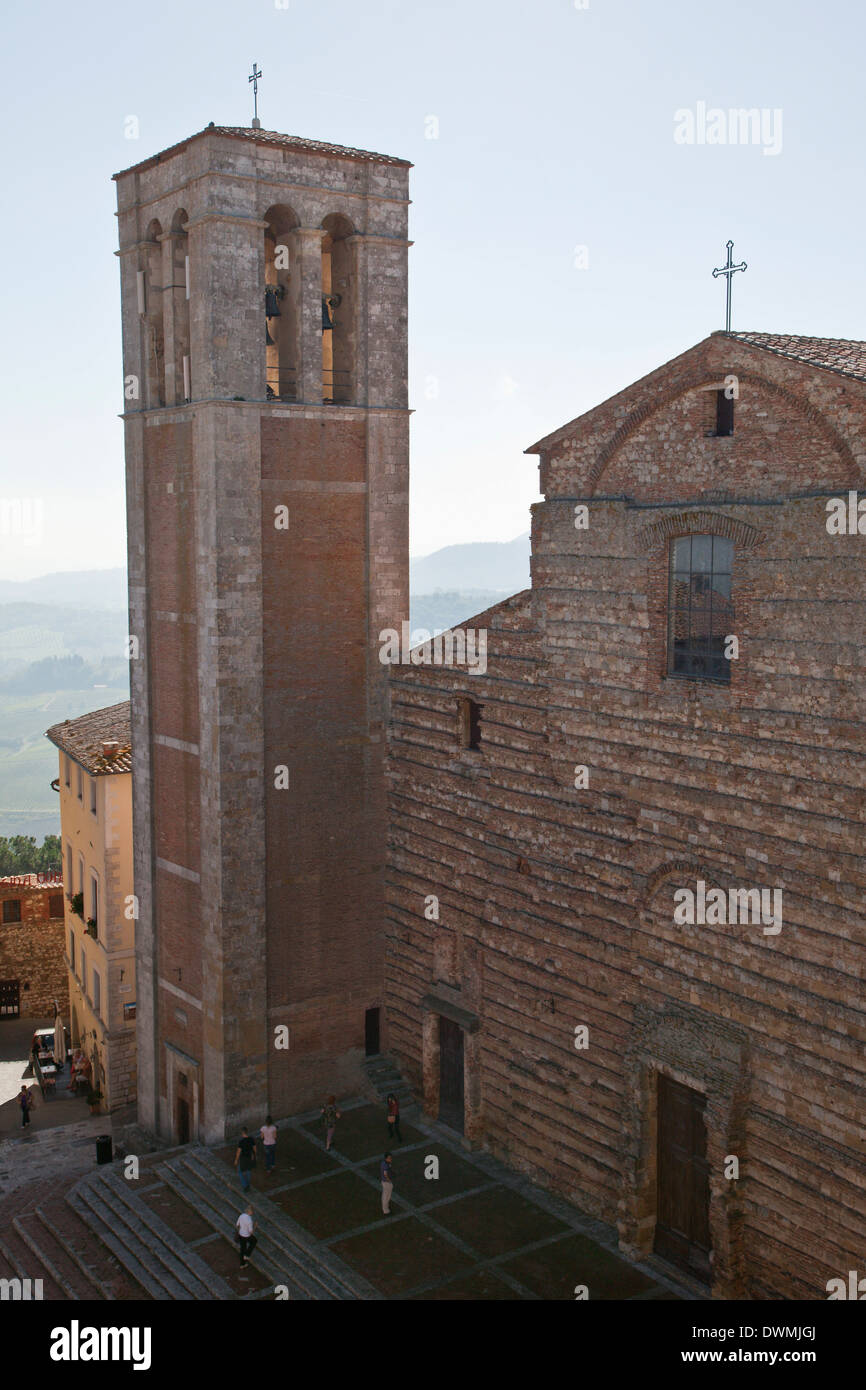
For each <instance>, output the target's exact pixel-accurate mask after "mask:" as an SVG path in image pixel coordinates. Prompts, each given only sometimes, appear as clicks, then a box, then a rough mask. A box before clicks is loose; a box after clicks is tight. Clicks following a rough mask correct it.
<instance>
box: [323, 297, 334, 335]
mask: <svg viewBox="0 0 866 1390" xmlns="http://www.w3.org/2000/svg"><path fill="white" fill-rule="evenodd" d="M333 327H334V315H333V314H332V313H331V300H330V298H329V296H328V295H326V294H323V295H322V332H323V333H324V332H325V331H326V330H330V329H332V328H333Z"/></svg>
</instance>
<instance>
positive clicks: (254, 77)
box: [247, 63, 730, 260]
mask: <svg viewBox="0 0 866 1390" xmlns="http://www.w3.org/2000/svg"><path fill="white" fill-rule="evenodd" d="M261 75H262V74H261V72H260V70H259V68H258V65H257V64H256V63H253V70H252V72H251V73H250V76H249V77H248V78H247V81H248V82H252V84H253V130H261V128H262V123H261V121H260V120H259V78H260V77H261ZM728 260H730V256H729V257H728Z"/></svg>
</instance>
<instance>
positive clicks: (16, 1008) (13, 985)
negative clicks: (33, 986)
mask: <svg viewBox="0 0 866 1390" xmlns="http://www.w3.org/2000/svg"><path fill="white" fill-rule="evenodd" d="M20 1012H21V996H20V993H19V990H18V981H17V980H0V1018H18V1016H19V1014H20Z"/></svg>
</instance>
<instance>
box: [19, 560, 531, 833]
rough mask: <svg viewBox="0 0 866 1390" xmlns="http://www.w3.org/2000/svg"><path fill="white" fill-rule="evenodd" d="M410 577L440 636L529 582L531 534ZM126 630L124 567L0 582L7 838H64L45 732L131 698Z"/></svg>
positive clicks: (419, 568) (418, 625) (417, 564)
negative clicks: (52, 836) (49, 835)
mask: <svg viewBox="0 0 866 1390" xmlns="http://www.w3.org/2000/svg"><path fill="white" fill-rule="evenodd" d="M409 575H410V582H409V587H410V591H411V605H410V614H409V618H410V624H411V626H412V629H413V630H420V629H425V630H426V631H428V632H439V631H442V630H443V629H444V628H448V627H452V626H453V625H454V624H456V623H461V622H465V621H466V620H467V619H468V618H472V617H474V616H475V614H476V613H482V612H483V611H484V610H485V609H487V608H490V607H491V606H492V605H493V604H495V603H498V602H499V601H500V600H501V599H503V598H507V597H508V596H509V595H511V594H514V593H517V592H518V591H519V590H520V589H525V588H526V587H527V585H528V584H529V535H528V534H526V535H523V536H518V537H517V538H516V539H515V540H513V541H506V542H479V543H475V544H469V545H447V546H444V547H443V548H442V549H441V550H437V551H435V552H434V553H433V554H432V555H424V556H419V557H417V558H415V559H413V560H410V562H409ZM127 626H128V618H127V589H126V570H125V569H124V568H116V569H103V570H76V571H67V572H63V573H57V574H43V575H40V576H39V578H37V579H25V580H11V579H4V580H0V835H19V834H20V835H35V836H36V839H37V841H39V842H41V839H42V837H43V836H44V835H48V834H59V832H60V812H59V805H58V799H57V796H56V794H55V793H54V792H53V791H52V790H51V786H50V784H51V781H52V779H53V778H55V777H56V776H57V750H56V749H55V748H54V746H53V744H50V743H49V742H48V740H47V739H46V738H45V730H46V729H47V728H48V727H49V726H50V725H51V724H57V723H59V722H60V721H61V720H63V719H74V718H76V717H77V716H78V715H81V714H85V713H87V712H88V711H89V710H95V709H101V708H103V707H105V706H107V705H113V704H117V703H118V702H119V701H120V700H125V699H128V698H129V669H128V662H127V659H126V639H127ZM419 640H421V639H420V638H419Z"/></svg>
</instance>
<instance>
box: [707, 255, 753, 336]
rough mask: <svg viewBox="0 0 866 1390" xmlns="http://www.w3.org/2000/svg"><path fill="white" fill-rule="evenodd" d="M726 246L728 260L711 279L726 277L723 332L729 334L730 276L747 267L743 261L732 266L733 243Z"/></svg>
mask: <svg viewBox="0 0 866 1390" xmlns="http://www.w3.org/2000/svg"><path fill="white" fill-rule="evenodd" d="M726 245H727V248H728V259H727V263H726V264H725V265H723V266H722V267H721V269H719V270H714V271H713V279H714V280H715V278H716V276H717V275H724V276H725V277H726V280H727V290H728V304H727V311H726V313H725V332H726V333H730V331H731V276H732V275H733V274H734V272H735V271H737V270H746V269H747V266H746V262H745V261H741V262H740V264H739V265H734V264H733V263H732V258H731V253H732V251H733V249H734V243H733V242H732V241H729V242H726Z"/></svg>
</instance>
